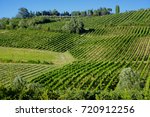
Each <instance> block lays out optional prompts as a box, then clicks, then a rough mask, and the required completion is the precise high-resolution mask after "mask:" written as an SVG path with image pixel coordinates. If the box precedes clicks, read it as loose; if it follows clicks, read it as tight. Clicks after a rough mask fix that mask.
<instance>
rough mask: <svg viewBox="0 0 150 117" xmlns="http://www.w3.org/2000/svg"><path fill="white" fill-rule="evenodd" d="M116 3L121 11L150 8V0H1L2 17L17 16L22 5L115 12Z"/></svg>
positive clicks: (37, 7)
mask: <svg viewBox="0 0 150 117" xmlns="http://www.w3.org/2000/svg"><path fill="white" fill-rule="evenodd" d="M116 5H120V8H121V12H124V11H126V10H137V9H140V8H150V0H0V18H2V17H14V16H16V14H17V12H18V9H19V8H21V7H25V8H27V9H28V10H29V11H42V10H53V9H57V10H58V11H60V12H63V11H69V12H71V11H74V10H88V9H97V8H100V7H107V8H112V9H113V12H114V10H115V6H116Z"/></svg>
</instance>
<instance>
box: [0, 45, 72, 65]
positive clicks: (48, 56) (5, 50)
mask: <svg viewBox="0 0 150 117" xmlns="http://www.w3.org/2000/svg"><path fill="white" fill-rule="evenodd" d="M74 60H75V59H74V58H73V57H72V55H71V54H70V53H69V52H64V53H58V52H52V51H46V50H35V49H23V48H10V47H0V61H1V62H9V61H10V62H14V63H15V62H22V63H30V62H31V63H32V62H33V63H34V62H35V63H38V62H39V63H50V64H51V63H52V64H58V65H61V64H67V63H71V62H73V61H74Z"/></svg>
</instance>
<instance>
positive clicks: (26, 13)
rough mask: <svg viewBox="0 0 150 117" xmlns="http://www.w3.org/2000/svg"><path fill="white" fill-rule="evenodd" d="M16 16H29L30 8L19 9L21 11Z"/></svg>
mask: <svg viewBox="0 0 150 117" xmlns="http://www.w3.org/2000/svg"><path fill="white" fill-rule="evenodd" d="M16 17H17V18H28V17H30V13H29V11H28V9H26V8H23V7H22V8H20V9H19V12H18V14H17V16H16Z"/></svg>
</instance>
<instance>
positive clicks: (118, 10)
mask: <svg viewBox="0 0 150 117" xmlns="http://www.w3.org/2000/svg"><path fill="white" fill-rule="evenodd" d="M119 13H120V6H119V5H116V14H119Z"/></svg>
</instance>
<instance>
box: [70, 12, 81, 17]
mask: <svg viewBox="0 0 150 117" xmlns="http://www.w3.org/2000/svg"><path fill="white" fill-rule="evenodd" d="M80 15H81V13H80V11H73V12H72V13H71V16H80Z"/></svg>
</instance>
